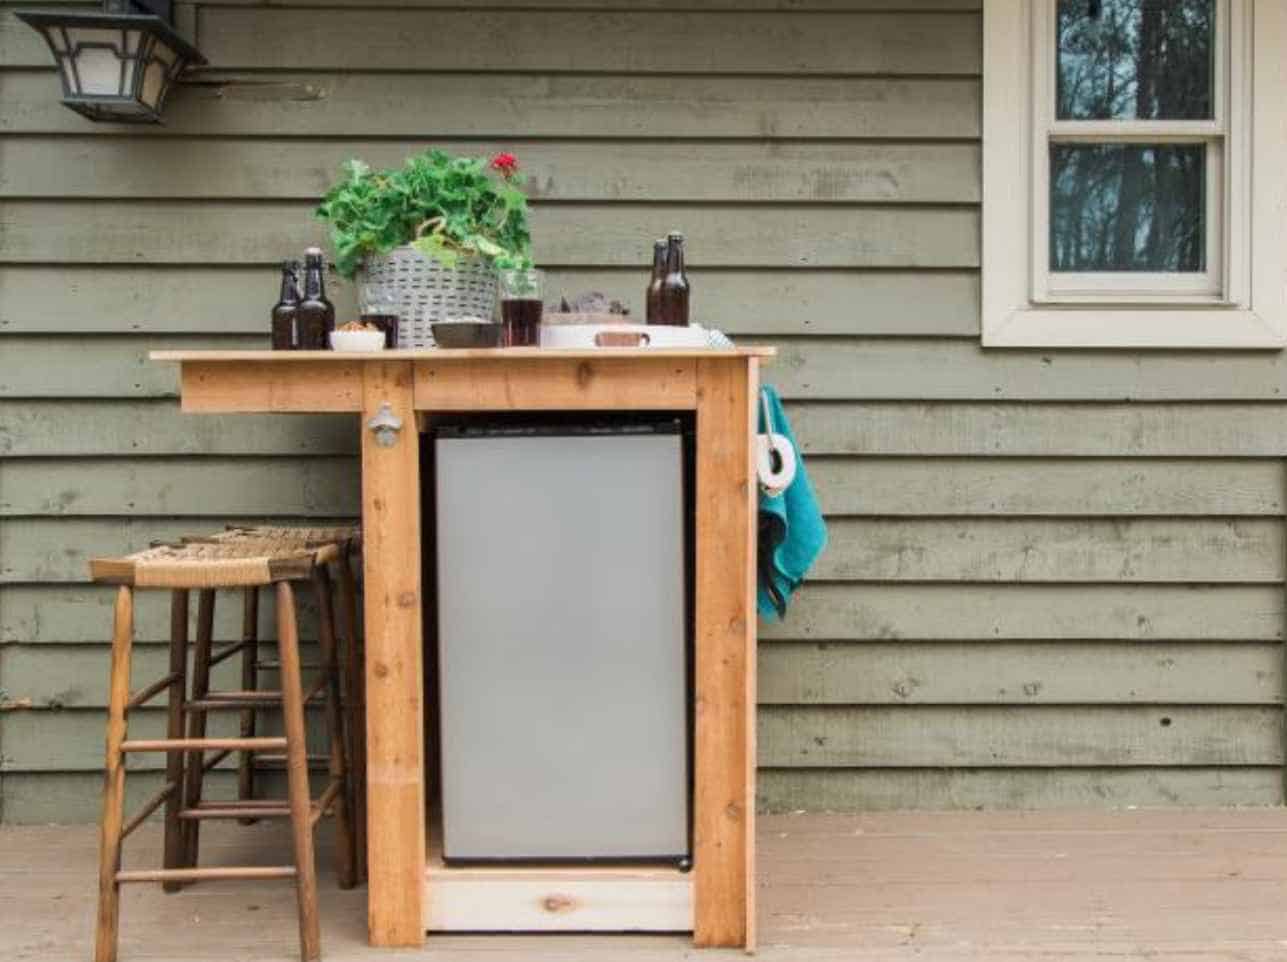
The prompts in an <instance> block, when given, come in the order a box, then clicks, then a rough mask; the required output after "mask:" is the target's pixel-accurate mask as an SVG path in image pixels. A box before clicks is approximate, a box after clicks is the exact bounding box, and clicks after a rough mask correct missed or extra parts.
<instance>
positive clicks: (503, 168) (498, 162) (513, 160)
mask: <svg viewBox="0 0 1287 962" xmlns="http://www.w3.org/2000/svg"><path fill="white" fill-rule="evenodd" d="M491 168H492V170H494V171H497V172H498V173H499V174H500V175H501V176H502V177H504V178H505V179H506V180H508V179H509V178H511V177H513V176H514V175H515V174H517V173H518V158H517V157H515V156H514V155H513V154H508V153H506V154H497V155H496V156H495V157H493V158H492V163H491Z"/></svg>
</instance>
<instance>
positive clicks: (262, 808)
mask: <svg viewBox="0 0 1287 962" xmlns="http://www.w3.org/2000/svg"><path fill="white" fill-rule="evenodd" d="M250 817H254V818H289V817H290V806H289V805H288V804H286V803H285V802H279V803H278V804H276V805H255V806H253V807H251V806H244V805H238V804H237V803H236V802H225V803H223V804H214V805H201V806H199V807H197V808H185V809H183V811H181V812H179V818H181V819H183V820H184V821H185V822H195V821H199V820H201V819H203V818H250Z"/></svg>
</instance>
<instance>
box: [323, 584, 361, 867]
mask: <svg viewBox="0 0 1287 962" xmlns="http://www.w3.org/2000/svg"><path fill="white" fill-rule="evenodd" d="M313 593H314V594H315V595H316V597H317V612H318V619H317V621H318V627H317V641H318V647H319V648H320V649H321V652H320V655H321V662H322V671H323V672H325V673H326V681H327V684H326V700H325V714H326V738H327V743H328V748H329V759H328V766H327V767H328V771H329V774H330V778H331V781H332V782H339V783H340V786H341V788H340V791H339V794H338V795H336V797H335V871H336V874H337V875H338V876H339V882H340V888H342V889H351V888H353V886H355V885H356V884H357V854H356V852H354V850H353V825H352V823H351V822H350V820H349V798H348V788H349V781H348V765H347V760H348V751H347V749H346V748H345V744H344V740H345V734H346V733H345V730H344V720H343V712H342V711H341V709H340V659H339V654H338V650H337V648H338V646H337V645H336V641H335V614H334V611H333V608H332V605H331V579H330V577H329V576H328V575H327V573H326V569H325V568H324V567H318V568H316V569H314V571H313Z"/></svg>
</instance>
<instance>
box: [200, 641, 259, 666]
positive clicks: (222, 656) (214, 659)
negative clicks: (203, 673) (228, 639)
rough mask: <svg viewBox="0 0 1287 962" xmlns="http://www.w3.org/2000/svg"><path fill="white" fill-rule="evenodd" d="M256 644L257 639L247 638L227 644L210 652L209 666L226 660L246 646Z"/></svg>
mask: <svg viewBox="0 0 1287 962" xmlns="http://www.w3.org/2000/svg"><path fill="white" fill-rule="evenodd" d="M257 644H259V642H258V641H255V640H253V639H250V638H247V639H246V640H245V641H234V642H232V643H231V644H229V645H228V646H226V647H224V648H220V649H219V650H218V651H215V652H211V654H210V667H211V668H213V667H214V666H215V665H217V664H219V662H221V661H226V660H227V659H229V658H231V657H232V656H233V655H235V654H236V653H237V652H239V651H244V650H245V649H246V648H248V647H250V646H251V645H257Z"/></svg>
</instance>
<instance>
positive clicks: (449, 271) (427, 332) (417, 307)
mask: <svg viewBox="0 0 1287 962" xmlns="http://www.w3.org/2000/svg"><path fill="white" fill-rule="evenodd" d="M365 274H366V277H365V280H366V283H368V284H374V285H376V286H377V287H379V288H381V289H382V290H383V291H385V292H386V293H387V294H389V295H391V296H392V297H393V299H394V300H396V301H397V302H398V304H399V305H401V307H400V310H399V317H400V320H399V321H398V347H404V348H414V347H433V331H432V329H431V325H432V324H434V323H435V322H436V321H446V320H451V319H453V318H458V317H481V318H483V319H484V320H491V319H492V315H493V313H494V312H495V310H496V268H494V267H492V266H491V264H489V263H488V262H487V261H485V260H483V259H482V258H481V257H473V258H461V261H460V264H459V265H458V266H456V267H443V266H442V265H441V264H439V263H438V262H437V261H435V260H433V259H432V258H429V257H426V256H425V255H423V254H421V253H420V252H419V251H417V250H416V249H415V248H413V247H410V246H407V247H398V248H395V249H394V250H393V251H392V252H390V253H389V254H385V255H382V256H371V257H368V258H367V259H366V265H365Z"/></svg>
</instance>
